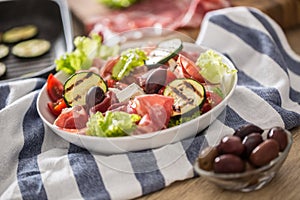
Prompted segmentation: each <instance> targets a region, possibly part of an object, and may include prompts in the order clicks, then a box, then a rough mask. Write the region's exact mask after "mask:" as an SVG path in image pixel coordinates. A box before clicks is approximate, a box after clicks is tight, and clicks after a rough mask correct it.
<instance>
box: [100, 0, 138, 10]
mask: <svg viewBox="0 0 300 200" xmlns="http://www.w3.org/2000/svg"><path fill="white" fill-rule="evenodd" d="M98 2H100V3H102V4H104V5H106V6H108V7H111V8H127V7H129V6H131V5H132V4H134V3H135V2H137V0H98Z"/></svg>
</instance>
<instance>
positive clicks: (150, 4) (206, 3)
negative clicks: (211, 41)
mask: <svg viewBox="0 0 300 200" xmlns="http://www.w3.org/2000/svg"><path fill="white" fill-rule="evenodd" d="M229 6H230V3H229V1H228V0H139V1H138V2H137V3H136V4H134V5H132V6H130V7H129V8H126V9H122V10H113V11H112V12H109V13H105V15H104V14H103V15H102V16H97V17H94V18H93V19H91V20H90V21H89V24H88V26H87V29H88V30H87V31H88V32H97V33H100V34H102V35H103V36H104V38H105V37H110V36H112V35H113V34H116V33H121V32H124V31H129V30H133V29H137V28H145V27H156V28H167V29H171V30H176V29H178V28H182V27H193V28H196V27H199V26H200V23H201V21H202V18H203V16H204V15H205V13H207V12H208V11H211V10H216V9H220V8H224V7H229Z"/></svg>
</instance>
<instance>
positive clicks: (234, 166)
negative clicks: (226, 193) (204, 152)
mask: <svg viewBox="0 0 300 200" xmlns="http://www.w3.org/2000/svg"><path fill="white" fill-rule="evenodd" d="M245 169H246V164H245V162H244V161H243V160H242V159H241V158H240V157H238V156H236V155H233V154H223V155H220V156H218V157H216V158H215V160H214V172H216V173H239V172H244V171H245Z"/></svg>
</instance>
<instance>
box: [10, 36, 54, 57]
mask: <svg viewBox="0 0 300 200" xmlns="http://www.w3.org/2000/svg"><path fill="white" fill-rule="evenodd" d="M50 48H51V44H50V42H49V41H47V40H44V39H32V40H27V41H24V42H20V43H18V44H16V45H15V46H14V47H13V48H12V54H14V55H15V56H17V57H20V58H33V57H38V56H41V55H44V54H45V53H47V52H48V51H49V49H50Z"/></svg>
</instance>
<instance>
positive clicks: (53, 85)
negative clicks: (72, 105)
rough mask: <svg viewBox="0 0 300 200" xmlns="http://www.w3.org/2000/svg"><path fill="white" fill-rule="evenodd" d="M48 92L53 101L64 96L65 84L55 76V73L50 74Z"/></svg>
mask: <svg viewBox="0 0 300 200" xmlns="http://www.w3.org/2000/svg"><path fill="white" fill-rule="evenodd" d="M46 90H47V93H48V96H49V97H50V99H51V101H52V102H56V101H58V100H59V99H60V98H62V93H63V90H64V86H63V84H62V83H61V82H60V81H59V80H58V79H57V78H56V77H55V76H53V74H52V73H51V74H49V76H48V79H47V88H46Z"/></svg>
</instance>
